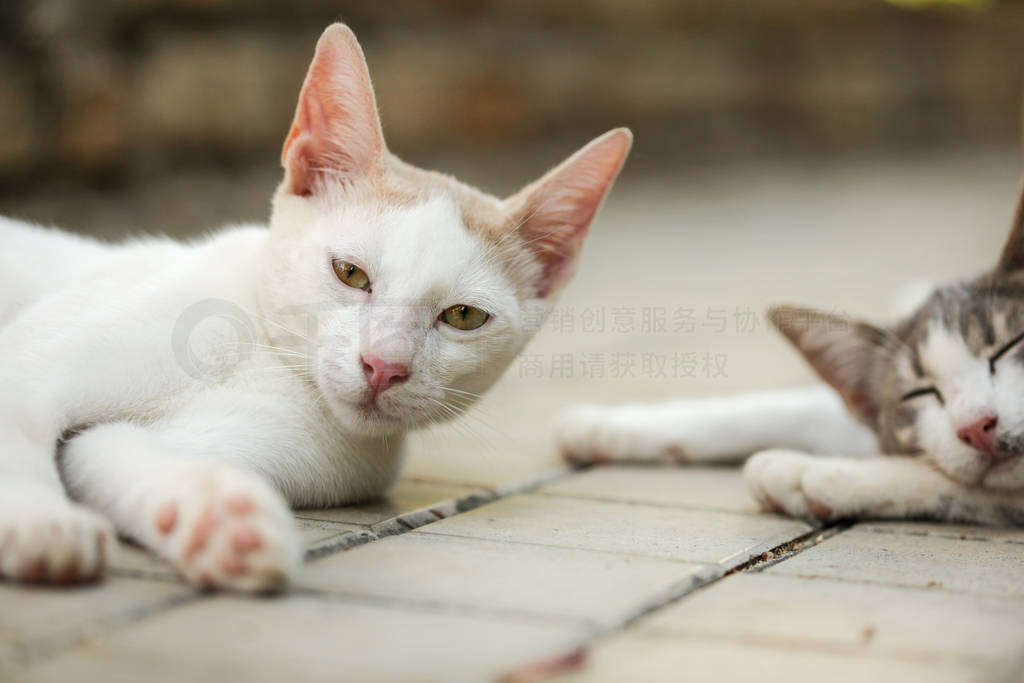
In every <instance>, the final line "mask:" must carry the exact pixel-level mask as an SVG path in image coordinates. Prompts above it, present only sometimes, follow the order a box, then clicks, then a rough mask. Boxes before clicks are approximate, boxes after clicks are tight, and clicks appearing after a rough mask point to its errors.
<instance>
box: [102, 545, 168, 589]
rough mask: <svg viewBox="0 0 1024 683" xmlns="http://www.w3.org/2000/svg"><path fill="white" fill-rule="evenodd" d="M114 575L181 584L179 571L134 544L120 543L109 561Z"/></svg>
mask: <svg viewBox="0 0 1024 683" xmlns="http://www.w3.org/2000/svg"><path fill="white" fill-rule="evenodd" d="M108 566H109V567H110V569H111V572H112V573H113V574H117V575H125V576H136V577H143V578H149V579H158V580H163V581H175V582H180V581H181V579H180V578H179V577H178V572H177V570H175V569H174V567H173V566H171V564H170V563H169V562H166V561H165V560H162V559H160V558H159V557H157V556H156V555H154V554H153V553H151V552H149V551H148V550H146V549H144V548H142V547H141V546H137V545H135V544H134V543H130V542H126V541H118V543H117V547H116V548H115V550H114V552H113V553H112V555H111V557H110V558H109V561H108Z"/></svg>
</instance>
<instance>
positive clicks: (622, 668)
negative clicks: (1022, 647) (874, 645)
mask: <svg viewBox="0 0 1024 683" xmlns="http://www.w3.org/2000/svg"><path fill="white" fill-rule="evenodd" d="M1005 673H1006V671H1005V670H1004V667H1003V666H1002V665H997V666H994V667H989V666H986V665H979V664H978V663H977V662H966V661H960V660H956V659H943V660H937V659H932V660H904V659H895V658H882V657H865V656H863V655H862V654H860V653H856V652H853V653H851V652H844V651H841V650H836V651H817V650H804V649H783V648H777V647H771V646H763V645H761V644H757V643H747V642H744V643H740V642H734V641H722V640H715V639H703V638H696V637H693V636H687V637H683V636H678V635H667V634H654V633H636V632H631V631H627V632H625V633H622V634H618V635H616V636H613V637H612V638H610V639H608V640H607V641H603V642H601V643H599V644H598V645H597V646H596V647H595V648H593V649H592V650H591V651H590V652H589V656H588V657H587V661H586V662H585V663H584V665H583V666H582V667H581V668H580V669H579V670H577V671H575V672H573V673H570V674H568V675H565V676H560V677H558V678H557V679H552V680H557V681H560V682H561V681H564V682H566V683H568V682H576V683H603V682H605V681H607V682H608V683H622V682H623V681H644V683H658V682H660V681H666V682H668V681H671V682H673V683H675V682H678V681H686V682H687V683H704V682H705V681H707V682H708V683H734V682H735V683H751V682H752V681H754V682H756V683H801V682H803V681H807V682H809V683H821V681H828V682H829V683H864V682H865V681H872V682H873V683H875V682H877V683H890V682H891V683H915V682H918V681H920V682H921V683H979V682H980V681H996V680H1002V679H1003V676H1004V675H1005Z"/></svg>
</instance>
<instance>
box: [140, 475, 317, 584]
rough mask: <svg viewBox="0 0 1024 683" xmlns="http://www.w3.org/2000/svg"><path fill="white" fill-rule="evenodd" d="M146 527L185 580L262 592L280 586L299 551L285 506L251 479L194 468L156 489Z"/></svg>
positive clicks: (268, 489) (263, 485)
mask: <svg viewBox="0 0 1024 683" xmlns="http://www.w3.org/2000/svg"><path fill="white" fill-rule="evenodd" d="M149 523H150V524H152V525H153V528H154V529H155V532H156V534H155V537H157V538H159V539H161V540H162V543H160V544H159V545H161V546H162V547H161V549H162V550H163V554H164V555H165V556H166V557H167V558H168V559H170V560H171V561H172V562H174V563H175V565H176V566H177V567H178V569H179V571H181V573H182V574H184V575H185V577H186V578H188V580H189V581H191V582H193V583H195V584H198V585H201V586H205V587H215V588H229V589H233V590H240V591H251V592H266V591H274V590H278V589H280V588H281V587H283V586H284V585H285V584H286V583H287V581H288V579H289V578H290V577H291V575H292V574H293V573H294V571H295V569H296V567H297V566H298V562H299V559H300V557H301V550H300V546H299V543H298V537H297V534H296V531H295V526H294V522H293V521H292V516H291V513H290V512H289V510H288V506H287V505H286V504H285V502H284V500H283V499H282V498H281V496H280V495H279V494H277V493H276V492H275V491H274V490H273V489H271V488H270V486H269V485H267V484H266V483H265V482H264V481H262V480H261V479H259V478H258V477H256V476H255V475H252V474H249V473H247V472H242V471H239V470H235V469H232V468H229V467H226V466H223V465H220V464H216V463H194V464H192V465H190V466H189V467H187V468H185V469H184V470H183V471H180V472H177V473H175V475H174V478H173V480H172V481H170V482H167V483H166V485H165V486H163V487H161V490H160V493H159V495H157V496H156V499H155V500H154V502H153V504H152V506H151V510H150V514H149Z"/></svg>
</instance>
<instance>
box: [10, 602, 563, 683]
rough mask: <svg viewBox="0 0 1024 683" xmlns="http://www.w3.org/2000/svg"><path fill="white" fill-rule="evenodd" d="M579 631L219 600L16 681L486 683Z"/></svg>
mask: <svg viewBox="0 0 1024 683" xmlns="http://www.w3.org/2000/svg"><path fill="white" fill-rule="evenodd" d="M582 635H583V632H582V631H581V630H580V629H579V627H573V626H569V625H566V624H550V623H541V622H536V621H532V620H526V619H524V620H518V621H513V620H508V619H506V620H497V619H495V618H493V617H490V616H487V615H481V614H468V613H465V612H458V611H449V612H427V611H414V610H401V609H395V608H393V607H390V606H388V605H386V604H371V603H367V602H361V603H360V602H354V601H349V600H344V601H342V600H332V599H324V598H323V597H321V596H316V597H313V596H299V595H292V596H288V597H284V598H280V599H274V600H254V599H245V598H232V597H218V598H212V599H208V600H204V601H201V602H196V603H193V604H189V605H183V606H180V607H177V608H175V609H171V610H168V611H166V612H163V613H161V614H158V615H154V616H153V617H151V618H149V619H147V620H146V621H144V622H142V623H140V624H137V625H133V626H132V627H131V628H125V629H121V630H118V631H115V632H111V633H108V634H106V635H104V636H102V637H97V638H94V639H91V640H90V641H89V642H88V643H85V644H83V645H82V646H80V647H78V648H76V649H74V650H71V651H68V652H65V653H63V654H62V655H60V656H58V657H55V658H54V659H52V660H48V661H46V662H42V663H40V664H38V665H37V666H34V667H33V668H32V669H30V670H29V671H28V672H27V673H26V674H25V675H23V677H22V679H21V681H20V683H40V682H42V681H46V682H53V681H62V680H74V681H76V683H112V682H118V683H120V682H124V683H129V682H131V683H155V682H158V681H159V682H161V683H178V682H180V681H210V682H211V683H212V682H214V681H218V682H219V681H246V683H260V682H263V681H267V682H270V681H273V682H274V683H278V682H280V681H293V680H294V681H303V683H316V682H318V681H325V682H326V681H330V682H332V683H334V682H336V681H342V680H350V681H384V680H418V681H424V680H439V681H449V680H451V681H461V680H466V681H481V680H488V679H492V678H494V677H495V676H496V675H498V674H500V673H501V672H503V671H504V670H506V669H508V668H510V667H512V666H513V665H515V664H516V663H518V662H522V661H527V660H530V659H532V658H536V657H543V656H546V655H548V654H550V653H552V652H557V651H559V650H560V649H564V648H566V647H571V646H572V645H573V644H574V643H575V642H577V641H578V640H579V639H580V638H581V637H582Z"/></svg>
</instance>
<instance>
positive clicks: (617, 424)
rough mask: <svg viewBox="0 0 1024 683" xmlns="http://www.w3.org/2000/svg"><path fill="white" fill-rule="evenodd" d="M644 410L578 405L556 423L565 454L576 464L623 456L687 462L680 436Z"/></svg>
mask: <svg viewBox="0 0 1024 683" xmlns="http://www.w3.org/2000/svg"><path fill="white" fill-rule="evenodd" d="M644 418H645V415H644V413H643V411H642V410H636V409H631V408H629V407H609V406H596V405H577V406H574V407H572V408H570V409H569V410H567V411H566V412H564V413H562V414H561V415H559V416H558V417H557V418H556V419H555V421H554V424H553V430H552V431H553V432H554V437H555V442H556V444H557V445H558V449H559V451H560V453H561V454H562V457H563V458H564V459H565V460H567V461H568V462H570V463H572V464H574V465H583V464H590V463H601V462H609V461H621V460H636V461H644V460H667V461H671V462H685V461H686V460H687V458H686V454H685V453H684V451H683V449H682V448H681V447H680V446H679V444H678V443H677V442H676V441H677V440H676V439H673V438H669V437H668V435H665V434H663V433H660V431H659V430H658V429H657V428H656V427H653V426H652V425H650V424H648V420H645V419H644Z"/></svg>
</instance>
